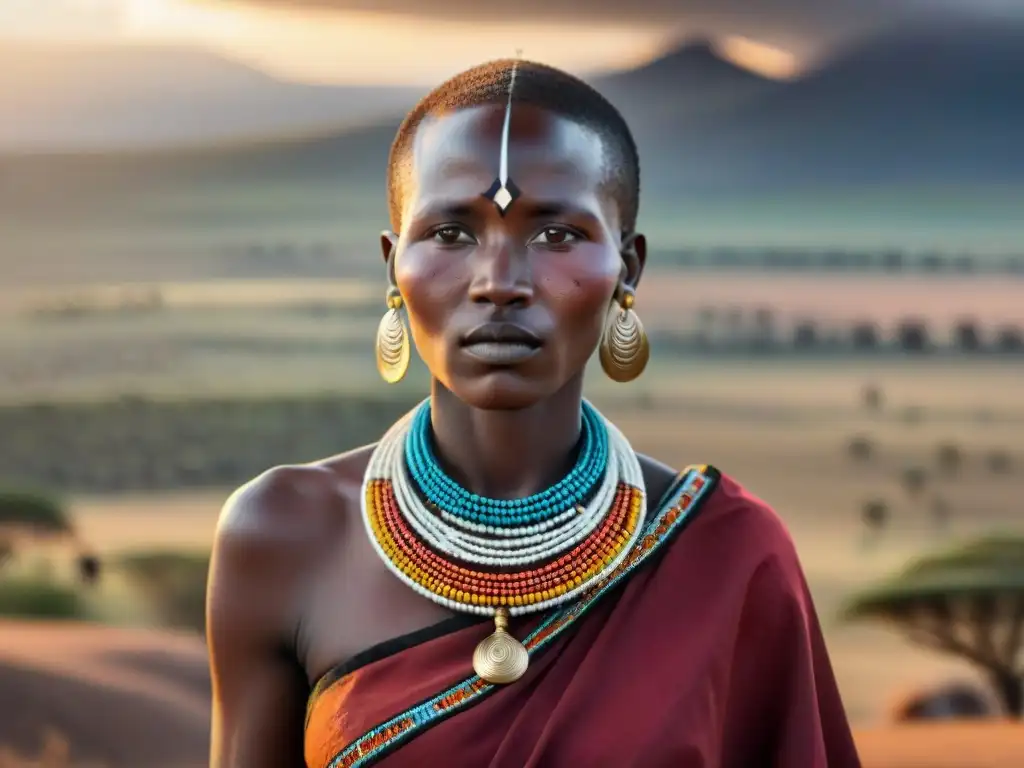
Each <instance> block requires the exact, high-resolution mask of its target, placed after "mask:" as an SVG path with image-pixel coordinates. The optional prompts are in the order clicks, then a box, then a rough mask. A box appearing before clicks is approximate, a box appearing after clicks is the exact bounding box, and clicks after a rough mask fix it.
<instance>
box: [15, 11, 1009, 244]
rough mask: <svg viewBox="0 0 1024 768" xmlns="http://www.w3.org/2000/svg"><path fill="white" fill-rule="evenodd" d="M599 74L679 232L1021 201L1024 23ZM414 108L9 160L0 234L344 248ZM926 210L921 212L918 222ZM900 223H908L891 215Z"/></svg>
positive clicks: (648, 192) (704, 55) (376, 208)
mask: <svg viewBox="0 0 1024 768" xmlns="http://www.w3.org/2000/svg"><path fill="white" fill-rule="evenodd" d="M0 63H2V62H0ZM245 76H246V77H257V79H259V77H258V76H254V75H253V74H252V73H248V72H247V73H246V75H245ZM594 84H595V85H596V86H597V87H598V88H599V89H601V90H602V91H603V92H605V93H607V94H608V96H609V97H610V98H611V99H612V100H613V101H614V102H615V103H616V104H617V105H618V106H619V107H620V108H621V109H622V110H623V112H624V113H625V115H626V118H627V120H628V121H629V123H630V125H631V126H633V127H634V129H635V131H636V134H637V138H638V141H639V145H640V152H641V165H642V175H643V187H644V196H645V206H646V207H647V210H648V211H651V210H652V209H655V210H658V211H660V212H662V213H661V215H663V216H665V217H667V218H666V226H668V225H671V226H673V227H680V226H682V225H681V224H679V223H678V222H679V217H678V216H673V215H672V213H671V212H672V211H673V210H681V211H682V210H687V211H699V210H703V209H701V208H700V205H696V204H694V201H696V203H702V202H705V201H711V200H712V199H713V200H714V201H717V202H715V204H716V205H719V208H717V209H716V210H718V211H720V212H721V213H720V215H719V218H718V219H715V222H714V227H717V228H718V229H716V232H717V231H726V233H727V235H726V236H728V232H729V231H730V228H732V227H735V228H736V231H737V232H738V231H739V230H741V229H743V228H747V229H748V230H749V229H750V228H752V227H756V226H762V227H769V228H772V229H773V231H775V232H779V231H781V232H782V235H780V237H787V236H788V235H787V234H786V233H787V232H788V230H789V228H790V224H791V222H792V226H793V230H794V232H796V231H798V230H799V229H800V228H806V227H807V226H808V225H809V223H814V222H813V219H814V218H815V216H816V215H817V214H815V213H813V212H809V208H808V205H811V204H816V205H819V207H818V208H817V209H815V210H817V211H824V210H826V208H828V203H827V200H828V199H829V197H828V196H829V195H833V194H834V193H835V194H838V195H839V196H840V197H842V195H846V197H845V198H842V199H843V200H845V201H846V202H845V203H843V204H844V205H845V204H848V203H849V200H850V199H852V198H853V197H857V195H858V194H859V193H858V192H857V190H865V191H866V192H865V194H866V193H867V192H870V193H871V194H874V193H875V192H877V191H879V190H888V191H886V192H885V193H884V194H883V195H882V196H881V197H876V198H875V199H879V200H881V199H884V200H889V201H891V200H896V201H897V202H898V203H902V202H906V206H904V210H907V209H909V208H910V207H913V201H910V200H905V198H904V190H907V192H906V194H907V195H914V194H917V195H919V196H920V195H921V194H924V195H925V196H927V194H928V193H929V191H930V190H943V189H946V188H967V187H970V188H973V187H974V186H978V185H981V186H984V185H988V188H996V187H998V188H1000V189H1002V188H1004V187H1005V188H1007V189H1010V190H1011V191H1012V190H1016V191H1013V193H1012V194H1011V195H1010V198H1012V199H1013V200H1017V199H1019V197H1020V193H1021V192H1022V191H1024V151H1022V146H1024V139H1022V138H1021V137H1024V25H1021V24H1016V25H1014V24H998V25H996V24H983V23H980V22H971V23H963V24H957V25H955V26H951V25H935V26H932V27H929V28H924V29H914V30H894V31H892V32H889V33H887V34H885V35H881V36H878V37H875V38H873V39H871V40H868V41H864V42H861V43H860V44H858V45H857V46H856V47H853V48H851V49H849V50H846V51H844V52H843V53H842V54H841V55H839V56H837V57H836V58H834V59H833V60H832V61H830V62H828V63H826V64H825V65H823V66H822V67H821V68H820V69H818V70H816V71H814V72H811V73H808V74H807V75H805V76H803V77H801V78H799V79H797V80H793V81H785V82H776V81H771V80H765V79H763V78H761V77H758V76H756V75H754V74H752V73H750V72H747V71H746V70H743V69H740V68H737V67H735V66H734V65H732V64H729V63H728V62H726V61H723V60H722V59H721V58H720V57H719V56H717V54H716V53H715V51H714V49H713V47H711V46H708V45H690V46H685V47H683V48H681V49H680V50H678V51H674V52H672V53H670V54H668V55H666V56H664V57H663V58H661V59H659V60H657V61H655V62H652V63H651V64H649V65H647V66H645V67H641V68H639V69H636V70H632V71H629V72H622V73H617V74H614V75H610V76H607V77H602V78H596V79H595V80H594ZM289 87H290V86H289ZM154 98H155V97H154ZM404 106H405V105H401V106H399V107H396V108H393V109H390V110H388V111H387V112H386V113H384V114H390V115H391V116H390V117H388V118H385V119H380V120H378V121H375V122H373V123H371V124H368V125H363V126H360V127H354V126H347V127H341V128H336V129H333V130H329V131H325V132H324V133H323V134H322V135H313V134H309V135H307V136H305V137H293V138H290V139H268V140H265V141H249V142H245V143H235V144H233V145H217V146H208V147H204V148H196V149H187V150H184V149H179V150H173V151H159V152H156V151H146V152H138V153H134V154H130V153H120V154H108V155H102V154H100V155H95V156H66V155H55V156H50V157H42V156H40V157H11V156H6V157H5V156H3V155H0V212H2V214H3V215H0V229H3V226H4V223H5V221H4V220H5V219H6V221H7V222H8V223H10V224H11V225H14V226H16V227H19V228H21V230H23V231H26V230H27V229H29V228H31V227H34V228H35V229H34V231H45V230H46V229H47V227H51V226H55V225H58V224H59V225H60V226H59V227H58V229H59V230H60V231H61V232H67V231H70V228H71V227H72V225H74V226H82V227H85V228H88V227H92V228H94V229H95V228H96V227H98V226H99V224H98V223H97V222H100V221H105V222H107V223H106V224H105V225H104V226H106V227H107V228H108V229H109V231H111V232H115V234H117V233H122V234H123V233H124V232H125V231H127V230H126V229H125V228H127V227H136V228H139V227H143V226H151V227H153V228H155V229H160V230H161V231H168V232H169V231H174V232H175V233H177V232H179V231H188V232H195V233H201V234H202V236H203V237H206V236H207V235H209V234H210V233H225V232H228V233H230V235H231V236H232V237H243V238H250V237H251V238H252V239H254V240H258V239H260V238H264V239H266V238H271V237H278V236H281V237H286V236H285V235H279V234H278V233H279V232H282V231H288V232H293V231H295V230H296V228H298V227H300V226H301V227H306V228H307V230H308V229H309V228H310V227H312V228H314V229H316V231H317V233H318V234H317V236H318V237H320V236H323V237H330V238H332V239H333V240H334V241H335V242H338V241H340V240H341V239H342V238H343V237H344V236H347V235H343V234H342V233H347V232H350V231H354V230H355V229H360V228H361V227H362V226H364V225H365V223H366V222H367V221H369V220H373V221H374V224H373V226H375V227H376V226H378V225H379V224H383V222H384V220H385V216H386V211H385V209H384V171H385V167H386V162H387V154H388V149H389V147H390V144H391V141H392V139H393V137H394V133H395V129H396V128H397V125H398V122H399V116H400V115H401V114H402V113H403V112H404ZM271 111H273V110H271ZM0 123H2V121H0ZM2 130H3V128H2V127H0V131H2ZM837 190H838V192H837ZM850 190H854V192H852V193H850ZM786 195H790V198H789V200H790V202H791V204H790V205H789V207H788V208H786V210H787V211H789V213H788V214H787V215H788V216H790V218H789V219H786V220H785V221H783V220H782V219H780V218H779V215H777V214H776V210H775V209H771V210H769V208H770V206H769V208H765V207H763V206H762V208H761V218H760V220H759V221H760V223H757V222H756V221H754V217H750V218H749V219H745V218H744V216H745V212H747V211H749V210H750V208H749V207H748V208H743V207H742V206H741V205H740V204H739V203H737V204H735V205H734V204H733V201H743V200H745V201H747V203H749V202H750V201H751V200H753V201H772V200H777V199H781V198H783V197H784V196H786ZM864 196H865V195H864V194H861V195H860V197H861V198H863V197H864ZM1010 198H1007V199H1010ZM837 199H838V198H837ZM979 199H980V198H979ZM793 201H797V202H793ZM709 204H710V203H709ZM745 204H746V203H745ZM758 204H759V205H760V203H758ZM880 205H882V209H872V210H875V213H874V214H867V217H868V218H870V216H871V215H876V214H877V216H878V217H882V216H885V215H890V212H891V209H892V204H891V203H885V202H883V203H881V204H880ZM978 205H979V206H980V205H981V203H978ZM998 205H1003V206H1004V207H1007V206H1009V205H1011V203H1008V202H1005V200H1004V201H1003V202H1002V203H998ZM926 208H927V206H925V207H921V208H920V210H922V211H923V210H925V209H926ZM975 208H976V214H972V215H976V218H975V220H973V221H974V222H975V224H977V221H979V219H977V216H979V215H980V216H981V217H982V218H984V217H985V216H988V215H990V214H991V215H992V216H996V215H1000V216H1001V215H1002V214H1000V213H998V212H995V213H992V212H986V211H983V210H981V209H980V208H978V207H977V206H975ZM829 210H832V211H833V214H834V215H835V216H837V217H840V218H841V216H842V213H841V212H840V213H835V210H838V209H829ZM859 210H861V209H859ZM863 210H867V209H866V208H865V209H863ZM879 210H880V211H881V212H880V213H879V212H878V211H879ZM928 210H931V209H928ZM977 211H981V212H980V213H977ZM851 215H854V214H851ZM855 215H856V216H859V217H861V218H862V219H863V220H859V221H858V222H857V223H856V224H857V226H862V227H870V226H871V222H870V221H868V220H867V218H864V217H865V214H864V213H863V212H862V213H858V214H855ZM950 215H951V216H955V215H957V211H956V210H952V211H951V213H950ZM965 215H966V214H965ZM692 216H693V217H696V219H697V220H699V221H698V223H703V222H704V221H706V220H707V218H706V217H705V218H703V219H702V218H701V216H702V214H700V213H699V212H698V213H693V214H692ZM930 217H932V214H931V213H923V214H921V217H920V218H919V221H923V222H924V224H921V225H920V226H922V227H926V226H929V225H928V222H929V221H931V220H932V218H933V217H932V218H930ZM668 218H671V221H668V220H667V219H668ZM890 218H892V217H891V216H890ZM836 221H839V219H836ZM147 222H149V223H147ZM692 222H693V219H691V220H690V222H688V223H687V224H686V232H689V231H690V230H689V227H691V226H692ZM356 225H358V226H356ZM708 226H712V224H711V223H709V224H708ZM822 226H824V225H822ZM829 226H838V227H839V228H840V229H842V228H843V227H845V226H846V224H844V223H843V221H839V223H838V224H833V225H829ZM891 226H892V227H895V228H898V227H899V226H901V224H900V222H898V221H896V220H895V219H893V220H892V222H891ZM134 231H135V230H132V232H134ZM140 231H141V230H140ZM271 231H273V233H274V234H273V235H270V234H267V233H268V232H271ZM686 232H684V233H683V235H681V237H682V236H685V235H686ZM176 236H177V235H176ZM226 236H227V235H225V237H226ZM288 236H290V235H288ZM7 237H10V235H7ZM132 237H133V238H134V237H135V235H134V234H133V235H132ZM197 237H198V235H197ZM715 237H718V235H717V234H716V235H715ZM750 237H754V235H751V236H750ZM0 239H2V237H0ZM131 242H136V240H134V239H133V240H131ZM48 247H49V246H46V247H44V246H42V245H41V246H39V252H40V253H42V252H50V251H47V248H48ZM52 252H53V253H56V251H52Z"/></svg>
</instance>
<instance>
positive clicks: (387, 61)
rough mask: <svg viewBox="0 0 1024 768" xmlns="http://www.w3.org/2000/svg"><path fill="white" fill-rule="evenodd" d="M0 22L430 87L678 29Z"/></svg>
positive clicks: (778, 65)
mask: <svg viewBox="0 0 1024 768" xmlns="http://www.w3.org/2000/svg"><path fill="white" fill-rule="evenodd" d="M0 30H3V31H4V32H3V34H5V35H6V36H8V37H10V36H13V35H17V36H19V37H29V38H38V39H47V40H51V41H58V40H65V41H71V42H74V41H83V40H87V41H91V40H101V41H106V42H111V43H122V44H185V45H196V46H201V47H203V48H206V49H209V50H212V51H214V52H216V53H218V54H220V55H222V56H224V57H226V58H229V59H233V60H236V61H239V62H243V63H245V64H247V65H250V66H253V67H256V68H259V69H261V70H263V71H266V72H268V73H270V74H272V75H274V76H277V77H280V78H282V79H288V80H298V81H303V82H312V83H366V84H400V83H409V84H430V83H434V82H437V81H438V80H440V79H443V78H445V77H447V76H449V75H451V74H454V73H455V72H458V71H459V70H461V69H464V68H466V67H468V66H471V65H473V64H476V63H479V62H481V61H485V60H488V59H493V58H500V57H502V56H508V55H512V54H513V52H514V51H516V50H518V49H522V51H523V54H524V55H525V56H526V57H527V58H530V59H534V60H538V61H542V62H545V63H548V64H552V65H554V66H558V67H562V68H564V69H568V70H570V71H575V72H595V71H600V70H612V69H620V68H625V67H630V66H636V65H640V64H643V63H644V62H646V61H648V60H650V59H651V58H653V57H655V56H657V55H658V54H659V53H661V52H662V51H664V50H665V49H667V48H669V47H670V46H671V45H672V44H673V43H674V42H675V40H676V39H677V38H678V36H679V34H680V31H681V30H679V29H671V30H669V29H666V28H665V27H664V26H663V25H662V26H657V27H655V26H631V27H623V26H622V25H612V24H584V25H580V24H572V25H565V24H555V23H551V22H546V23H544V24H534V23H530V22H492V23H483V22H479V21H472V22H470V21H458V20H451V19H436V18H433V17H429V16H424V17H414V16H408V15H397V14H385V13H376V12H356V11H346V12H342V11H330V10H315V9H310V10H295V9H284V8H273V7H265V6H257V5H255V4H251V3H247V2H244V0H218V1H217V2H210V1H209V0H4V3H3V4H0ZM682 31H684V32H685V30H682ZM720 49H721V52H722V54H723V55H724V56H726V57H727V58H730V59H732V60H733V61H735V62H736V63H738V64H740V65H742V66H745V67H748V68H750V69H753V70H755V71H758V72H760V73H762V74H765V75H768V76H770V77H790V76H792V74H793V73H794V72H795V71H796V70H797V62H796V60H795V57H793V55H792V54H790V53H788V52H786V51H783V50H780V49H778V48H773V47H771V46H768V45H764V44H761V43H758V42H756V41H753V40H750V39H747V38H742V37H731V38H726V39H725V40H723V41H722V44H721V46H720Z"/></svg>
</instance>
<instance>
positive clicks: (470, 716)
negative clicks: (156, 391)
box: [208, 61, 858, 768]
mask: <svg viewBox="0 0 1024 768" xmlns="http://www.w3.org/2000/svg"><path fill="white" fill-rule="evenodd" d="M388 190H389V197H390V208H391V225H392V230H393V231H389V232H387V233H385V234H384V235H383V236H382V238H381V246H382V251H383V255H384V263H385V266H386V273H387V280H388V284H387V306H386V313H385V315H384V318H383V320H382V321H381V324H380V330H379V335H378V338H377V360H378V368H379V370H380V372H381V374H382V375H383V377H384V379H385V380H386V381H388V382H395V381H397V380H398V379H400V378H401V377H402V375H403V373H404V372H405V370H406V366H407V364H408V361H409V356H410V345H411V343H412V342H415V347H416V350H417V352H418V353H419V355H420V356H421V357H422V358H423V360H424V361H425V362H426V365H427V367H428V368H429V369H430V372H431V374H432V385H431V391H430V397H429V399H427V400H426V401H425V402H423V403H422V404H421V405H420V406H419V407H417V408H415V409H414V410H413V411H412V412H411V413H409V414H408V416H406V417H405V418H403V419H401V420H400V421H399V422H398V423H397V424H395V425H394V426H393V427H392V428H391V430H390V431H388V432H387V434H385V435H384V437H383V438H382V439H381V441H380V442H379V443H377V444H376V445H372V446H367V447H365V448H360V449H358V450H355V451H352V452H350V453H346V454H343V455H341V456H336V457H333V458H330V459H325V460H323V461H319V462H316V463H313V464H309V465H303V466H288V467H279V468H276V469H273V470H271V471H269V472H267V473H266V474H264V475H262V476H261V477H259V478H257V479H255V480H253V481H252V482H250V483H248V484H247V485H245V486H244V487H242V488H241V489H240V490H238V491H237V492H236V493H234V494H233V495H232V497H231V498H230V499H229V501H228V502H227V504H226V506H225V509H224V511H223V514H222V518H221V521H220V525H219V528H218V533H217V540H216V545H215V551H214V559H213V567H212V571H211V581H210V588H209V601H208V602H209V620H208V626H209V629H208V634H209V647H210V657H211V664H212V671H213V692H214V713H213V744H212V750H211V765H212V766H214V767H215V768H292V767H297V766H302V765H306V766H309V768H340V767H341V766H347V767H353V766H359V767H360V768H363V767H365V766H370V765H379V766H382V768H406V767H408V768H413V767H417V768H421V767H422V768H427V767H428V766H449V767H451V768H462V767H465V768H523V767H524V766H532V767H537V768H539V767H542V766H555V767H556V768H559V767H563V766H564V767H565V768H575V767H577V766H579V767H580V768H582V767H584V766H587V767H589V768H598V767H600V766H609V767H614V768H625V767H626V766H641V767H643V768H657V767H658V766H679V767H684V766H692V767H693V768H697V767H698V766H701V767H703V768H715V767H718V766H722V767H723V768H758V767H760V766H779V767H780V768H826V767H827V768H854V766H857V765H858V759H857V756H856V752H855V749H854V746H853V742H852V739H851V736H850V731H849V728H848V725H847V722H846V718H845V715H844V712H843V707H842V704H841V702H840V698H839V695H838V693H837V690H836V683H835V680H834V677H833V674H832V670H831V668H830V665H829V660H828V657H827V654H826V651H825V646H824V643H823V642H822V634H821V630H820V628H819V625H818V620H817V618H816V616H815V611H814V607H813V605H812V602H811V597H810V595H809V593H808V590H807V586H806V584H805V582H804V578H803V575H802V573H801V568H800V564H799V562H798V559H797V555H796V552H795V551H794V547H793V543H792V541H791V540H790V537H789V535H788V534H787V532H786V530H785V528H784V527H783V525H782V523H781V522H780V520H779V518H778V517H777V516H776V515H775V514H774V513H773V512H772V511H771V510H770V509H769V508H768V507H767V506H766V505H765V504H764V503H762V502H761V501H759V500H757V499H755V498H754V497H752V496H750V495H749V494H748V493H746V492H745V491H744V490H743V489H742V488H741V487H740V486H739V485H738V484H737V483H736V482H735V481H733V480H731V479H730V478H728V477H726V476H724V475H722V474H721V473H719V472H718V471H716V470H715V469H713V468H711V467H708V466H694V467H690V468H688V469H685V470H683V471H681V472H677V471H675V470H672V469H669V468H668V467H666V466H663V465H662V464H660V463H658V462H656V461H654V460H652V459H649V458H647V457H646V456H641V455H639V454H637V453H635V452H634V451H633V449H632V448H631V447H630V444H629V440H628V438H627V437H626V436H625V435H623V434H622V433H621V432H620V431H619V430H618V429H617V428H616V427H615V425H614V424H612V423H610V422H609V421H607V420H606V419H605V418H604V417H603V416H602V415H601V414H600V413H599V412H598V411H597V410H596V409H595V408H594V407H593V406H591V405H589V404H588V403H587V402H586V401H585V400H584V399H583V396H582V390H583V372H584V367H585V365H586V363H587V361H588V359H589V358H590V357H591V355H592V354H593V353H594V351H595V350H598V354H599V357H600V362H601V366H602V368H603V369H604V371H605V373H606V374H607V375H608V376H610V377H611V378H612V379H614V380H615V381H618V382H628V381H630V380H633V379H635V378H636V377H637V376H639V375H640V374H641V372H642V371H643V369H644V365H645V364H646V362H647V358H648V346H647V339H646V336H645V335H644V330H643V327H642V325H641V323H640V320H639V318H638V316H637V309H636V307H635V306H634V295H635V291H636V288H637V285H638V283H639V281H640V276H641V274H642V272H643V268H644V261H645V258H646V255H647V247H646V242H645V240H644V237H643V236H642V235H640V234H639V233H637V231H636V229H635V224H636V218H637V207H638V197H639V167H638V160H637V152H636V146H635V144H634V142H633V139H632V137H631V135H630V132H629V129H628V128H627V126H626V124H625V122H624V121H623V119H622V117H621V115H620V114H619V113H618V112H617V111H616V110H615V109H614V108H613V107H612V106H611V105H610V104H609V103H608V102H607V101H606V100H605V99H604V98H602V97H601V96H600V95H599V94H598V93H597V92H595V91H594V90H593V89H592V88H590V87H589V86H587V85H585V84H584V83H582V82H581V81H579V80H577V79H576V78H573V77H571V76H569V75H567V74H565V73H563V72H560V71H558V70H555V69H551V68H549V67H546V66H542V65H539V64H533V63H528V62H523V61H499V62H495V63H491V64H486V65H484V66H481V67H478V68H475V69H472V70H470V71H468V72H465V73H463V74H461V75H459V76H457V77H455V78H454V79H452V80H450V81H449V82H447V83H445V84H444V85H442V86H441V87H440V88H438V89H437V90H435V91H434V92H433V93H431V94H430V95H429V96H427V97H426V98H425V99H424V100H423V101H422V102H421V103H420V104H419V105H418V106H417V107H416V108H415V109H413V111H412V112H411V113H410V114H409V116H408V117H407V119H406V120H405V122H404V123H403V125H402V127H401V129H400V130H399V133H398V136H397V138H396V139H395V142H394V146H393V148H392V152H391V159H390V164H389V170H388ZM340 439H343V436H342V437H341V438H340Z"/></svg>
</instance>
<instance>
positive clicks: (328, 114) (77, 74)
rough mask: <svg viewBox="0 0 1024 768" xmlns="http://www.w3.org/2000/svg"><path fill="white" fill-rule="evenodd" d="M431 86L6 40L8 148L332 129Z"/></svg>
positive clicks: (0, 126)
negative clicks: (288, 77)
mask: <svg viewBox="0 0 1024 768" xmlns="http://www.w3.org/2000/svg"><path fill="white" fill-rule="evenodd" d="M421 90H422V89H415V88H362V87H340V86H338V87H335V86H311V85H303V84H298V83H289V82H282V81H279V80H276V79H274V78H272V77H270V76H268V75H265V74H263V73H261V72H259V71H257V70H254V69H251V68H249V67H246V66H244V65H242V64H237V63H235V62H232V61H228V60H227V59H224V58H221V57H219V56H217V55H215V54H212V53H207V52H204V51H202V50H198V49H194V48H183V47H174V46H131V47H129V46H112V45H100V44H95V45H84V44H83V45H80V46H68V45H54V44H45V43H14V42H3V43H0V150H9V151H10V150H15V151H24V150H30V151H79V150H89V151H97V150H98V151H104V150H107V151H109V150H119V149H138V148H143V147H159V146H166V145H182V144H206V143H210V142H220V141H228V140H235V139H239V138H245V137H251V136H261V135H280V134H287V133H292V132H296V131H299V132H302V131H309V130H311V129H319V130H324V128H325V127H326V126H339V125H343V124H346V123H350V122H353V121H356V122H358V121H365V120H367V119H368V118H372V117H374V116H377V117H379V116H381V115H385V114H389V113H393V112H395V111H396V110H401V109H406V108H408V107H409V106H411V105H412V104H413V103H414V102H415V100H416V98H418V96H419V95H420V91H421Z"/></svg>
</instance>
